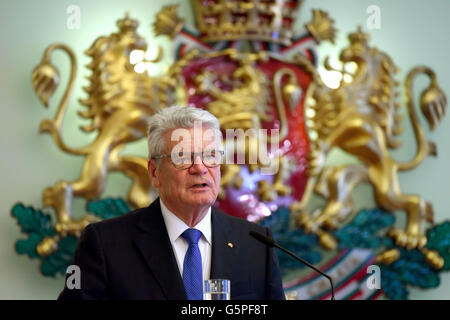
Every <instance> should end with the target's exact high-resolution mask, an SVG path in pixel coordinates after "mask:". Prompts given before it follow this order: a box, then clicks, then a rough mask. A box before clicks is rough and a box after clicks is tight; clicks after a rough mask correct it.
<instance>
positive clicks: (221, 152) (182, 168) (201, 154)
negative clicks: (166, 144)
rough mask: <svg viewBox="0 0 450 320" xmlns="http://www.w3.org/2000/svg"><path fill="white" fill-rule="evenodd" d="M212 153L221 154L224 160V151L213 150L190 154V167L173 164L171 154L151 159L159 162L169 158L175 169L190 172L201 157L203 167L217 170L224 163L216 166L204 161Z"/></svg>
mask: <svg viewBox="0 0 450 320" xmlns="http://www.w3.org/2000/svg"><path fill="white" fill-rule="evenodd" d="M212 152H214V153H219V154H220V155H221V156H222V160H223V159H224V154H225V151H224V150H211V151H202V152H189V153H190V154H191V161H192V162H191V165H190V166H189V167H185V168H184V167H183V166H184V165H186V164H184V163H183V164H181V165H177V164H176V163H175V162H173V160H172V156H171V155H170V154H166V153H163V154H160V155H155V156H152V157H151V159H153V160H158V159H162V158H169V159H170V162H171V163H172V165H173V166H174V167H175V169H178V170H188V169H190V168H192V167H193V165H194V164H195V159H197V157H198V156H200V158H201V160H202V163H203V165H204V166H205V167H207V168H215V167H218V166H220V165H221V164H222V161H220V162H219V163H218V164H215V165H212V166H211V165H207V164H205V162H204V160H203V156H204V155H205V154H206V155H210V154H211V153H212ZM192 154H193V155H194V157H192Z"/></svg>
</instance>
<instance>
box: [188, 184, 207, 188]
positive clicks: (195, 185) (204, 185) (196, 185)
mask: <svg viewBox="0 0 450 320" xmlns="http://www.w3.org/2000/svg"><path fill="white" fill-rule="evenodd" d="M207 186H208V184H207V183H196V184H193V185H192V186H191V188H204V187H207Z"/></svg>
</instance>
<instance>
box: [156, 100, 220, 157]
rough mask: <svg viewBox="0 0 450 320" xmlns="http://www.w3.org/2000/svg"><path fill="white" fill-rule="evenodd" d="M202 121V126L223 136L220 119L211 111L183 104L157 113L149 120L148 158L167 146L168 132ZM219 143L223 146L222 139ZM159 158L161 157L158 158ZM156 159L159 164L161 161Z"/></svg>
mask: <svg viewBox="0 0 450 320" xmlns="http://www.w3.org/2000/svg"><path fill="white" fill-rule="evenodd" d="M197 121H199V122H201V124H202V126H203V127H205V128H207V129H211V130H213V131H214V134H215V135H216V137H220V138H221V137H222V132H221V131H220V124H219V120H218V119H217V118H216V117H215V116H214V115H213V114H211V113H210V112H208V111H206V110H203V109H199V108H194V107H183V106H171V107H167V108H164V109H162V110H161V111H159V112H157V113H155V114H154V115H153V116H152V117H151V118H150V120H149V121H148V130H147V137H148V158H149V159H151V158H152V156H157V155H161V154H162V153H163V152H164V148H165V142H166V141H165V136H164V135H165V134H166V132H168V131H170V130H174V129H178V128H184V129H191V128H194V123H195V122H197ZM218 140H219V141H217V143H218V144H219V146H220V147H221V142H222V141H221V139H218ZM158 160H159V159H158ZM158 160H157V161H156V163H157V165H159V163H160V161H158Z"/></svg>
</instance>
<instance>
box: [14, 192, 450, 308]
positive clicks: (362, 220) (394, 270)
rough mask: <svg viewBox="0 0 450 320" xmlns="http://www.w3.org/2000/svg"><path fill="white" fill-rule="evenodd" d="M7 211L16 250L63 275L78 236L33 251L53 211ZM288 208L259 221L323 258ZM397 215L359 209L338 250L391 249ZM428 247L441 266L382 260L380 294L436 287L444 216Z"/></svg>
mask: <svg viewBox="0 0 450 320" xmlns="http://www.w3.org/2000/svg"><path fill="white" fill-rule="evenodd" d="M87 210H88V212H90V213H92V214H94V215H96V216H98V217H100V218H102V219H109V218H114V217H117V216H121V215H123V214H125V213H127V212H129V211H130V208H129V206H128V205H127V203H126V202H125V201H124V200H123V199H120V198H118V199H113V198H107V199H101V200H96V201H90V202H89V203H88V204H87ZM11 215H12V216H13V217H14V218H15V219H16V220H17V223H18V225H19V226H20V227H21V231H22V232H23V233H24V234H26V235H27V236H28V238H26V239H20V240H18V241H17V242H16V245H15V249H16V252H17V253H18V254H24V255H27V256H28V257H30V258H31V259H39V260H40V261H41V265H40V271H41V272H42V274H43V275H45V276H52V277H55V276H56V275H57V274H61V275H65V273H66V269H67V267H68V266H69V265H70V264H71V262H72V259H73V255H74V253H75V248H76V243H77V238H75V237H72V236H67V237H64V238H61V239H60V240H59V241H58V249H57V250H56V251H55V252H53V253H52V254H51V255H49V256H48V257H41V256H39V255H38V253H37V251H36V247H37V246H38V244H39V243H40V242H41V241H42V239H44V237H47V236H54V235H55V234H56V230H55V229H54V224H52V218H51V215H50V214H48V213H43V212H42V211H40V210H36V209H34V208H33V207H31V206H30V207H25V206H24V205H23V204H22V203H18V204H16V205H14V206H13V208H12V210H11ZM289 216H290V212H289V209H288V208H286V207H280V208H279V209H278V210H277V211H276V212H274V213H273V214H272V215H271V216H269V217H268V218H266V219H263V220H262V221H260V222H259V223H260V224H261V225H263V226H265V227H268V228H270V229H271V231H272V233H273V236H274V238H275V240H276V241H277V242H278V243H279V244H280V245H282V246H284V247H286V248H287V249H289V250H291V251H292V252H294V253H295V254H297V255H298V256H300V257H302V258H303V259H305V260H307V261H309V262H310V263H313V264H317V263H319V262H320V261H321V260H322V255H321V253H320V251H319V244H318V239H317V236H316V235H311V234H305V233H304V232H303V231H302V230H300V229H292V228H290V226H289ZM394 222H395V217H394V215H393V214H391V213H389V212H385V211H383V210H380V209H371V210H361V211H360V212H359V213H358V214H357V215H356V216H355V218H354V219H353V220H352V221H351V222H350V223H349V224H347V225H346V226H344V227H343V228H341V229H339V230H337V231H336V232H334V236H335V237H336V238H337V239H338V240H339V249H344V248H366V249H372V250H376V249H381V248H395V247H396V246H395V245H394V244H393V242H392V240H391V239H390V238H389V237H387V236H386V235H385V234H386V232H382V231H383V230H385V229H387V228H389V227H391V226H393V224H394ZM427 235H428V243H427V248H429V249H433V250H436V251H437V252H439V254H440V255H441V257H442V258H443V259H444V261H445V263H444V267H443V268H442V269H441V270H434V269H432V268H431V267H430V266H429V265H428V264H427V263H426V261H425V259H424V256H423V254H422V253H421V252H420V251H419V250H416V249H414V250H405V249H403V248H398V249H399V250H400V258H399V259H398V260H397V261H395V262H394V263H392V264H391V265H389V266H386V265H381V266H380V267H381V285H382V289H383V292H384V294H385V295H386V296H387V297H388V298H390V299H407V298H408V295H409V292H408V288H407V287H408V286H416V287H419V288H434V287H437V286H438V285H439V283H440V277H439V275H440V273H441V272H442V271H448V270H450V221H445V222H443V223H441V224H439V225H436V226H434V227H433V228H432V229H430V230H428V234H427ZM279 261H280V267H281V271H282V274H283V275H286V274H287V273H289V272H290V271H292V270H294V269H298V268H301V267H302V266H299V265H298V264H297V263H295V261H293V260H292V259H291V258H290V257H288V256H287V255H285V254H284V253H280V254H279Z"/></svg>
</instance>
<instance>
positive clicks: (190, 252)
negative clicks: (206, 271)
mask: <svg viewBox="0 0 450 320" xmlns="http://www.w3.org/2000/svg"><path fill="white" fill-rule="evenodd" d="M201 235H202V233H201V231H200V230H197V229H192V228H191V229H186V230H185V231H184V232H183V234H182V235H181V236H182V237H183V238H184V239H185V240H186V241H187V243H188V244H189V248H188V249H187V251H186V255H185V256H184V262H183V284H184V289H185V290H186V295H187V298H188V300H203V285H202V282H203V277H202V256H201V254H200V249H199V248H198V240H199V239H200V236H201Z"/></svg>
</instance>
